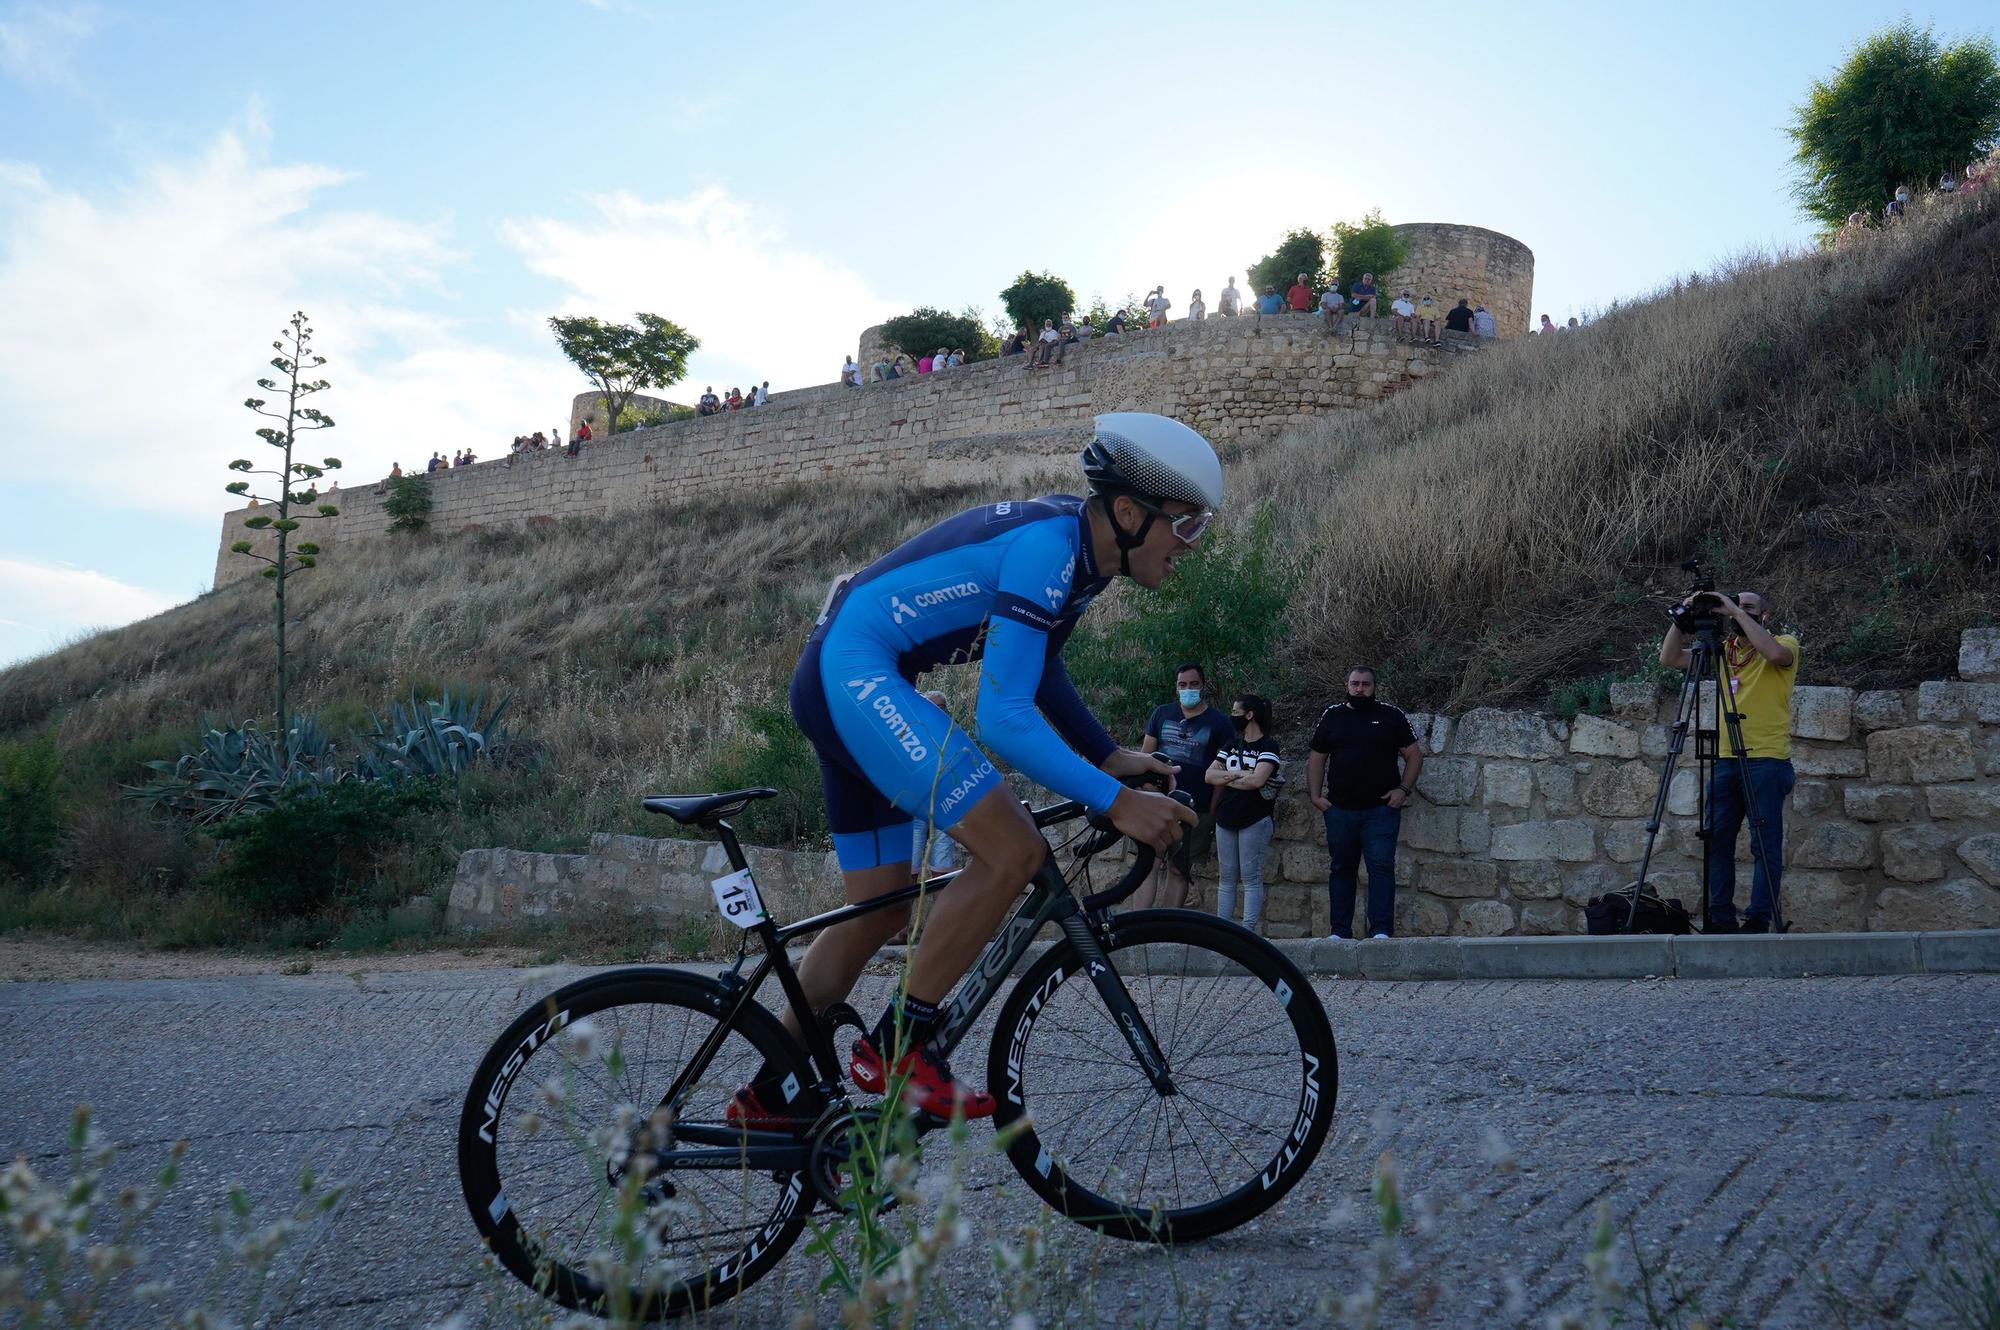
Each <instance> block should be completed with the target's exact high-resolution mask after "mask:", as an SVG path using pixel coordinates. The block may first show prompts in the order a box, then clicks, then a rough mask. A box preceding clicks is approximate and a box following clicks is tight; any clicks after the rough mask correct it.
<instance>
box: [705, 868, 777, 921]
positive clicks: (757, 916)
mask: <svg viewBox="0 0 2000 1330" xmlns="http://www.w3.org/2000/svg"><path fill="white" fill-rule="evenodd" d="M709 885H710V886H711V887H713V888H715V908H716V909H718V910H720V911H722V917H723V918H724V919H727V920H728V921H729V922H730V923H732V924H735V925H736V926H737V927H738V928H750V927H753V926H755V925H757V924H761V923H763V922H764V920H765V919H766V918H768V917H769V916H768V915H766V914H765V913H764V898H763V897H762V896H761V895H759V894H758V892H757V883H756V880H755V879H754V878H752V877H751V876H750V870H749V869H747V868H746V869H744V870H743V871H742V872H740V873H731V874H730V875H729V876H727V877H719V878H716V879H715V880H714V881H713V882H711V883H709Z"/></svg>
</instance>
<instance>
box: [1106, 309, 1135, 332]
mask: <svg viewBox="0 0 2000 1330" xmlns="http://www.w3.org/2000/svg"><path fill="white" fill-rule="evenodd" d="M1128 317H1129V316H1128V315H1127V314H1126V312H1125V311H1124V309H1122V308H1121V309H1120V310H1119V311H1118V312H1117V313H1116V314H1113V315H1112V316H1111V321H1110V322H1109V323H1107V324H1105V325H1104V335H1105V336H1106V337H1116V336H1117V335H1118V334H1119V333H1122V332H1124V331H1125V320H1126V319H1127V318H1128Z"/></svg>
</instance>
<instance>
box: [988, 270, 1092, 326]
mask: <svg viewBox="0 0 2000 1330" xmlns="http://www.w3.org/2000/svg"><path fill="white" fill-rule="evenodd" d="M1000 303H1001V304H1003V305H1005V306H1006V308H1007V317H1008V318H1010V319H1012V320H1013V321H1014V324H1015V326H1016V327H1020V326H1022V325H1024V324H1025V325H1026V326H1027V327H1029V328H1039V327H1041V326H1042V320H1043V319H1051V320H1053V321H1054V322H1055V323H1057V324H1058V325H1060V324H1061V323H1062V321H1063V320H1064V319H1066V318H1068V317H1069V316H1070V312H1071V311H1072V310H1074V309H1075V308H1076V292H1075V291H1072V290H1071V289H1070V285H1069V283H1068V282H1065V281H1064V280H1063V279H1062V278H1060V277H1056V276H1053V275H1051V274H1049V273H1045V272H1029V271H1027V270H1026V269H1023V270H1022V272H1021V275H1020V276H1019V277H1016V278H1015V279H1014V284H1013V285H1012V286H1010V287H1008V288H1007V289H1006V290H1005V291H1002V292H1001V293H1000Z"/></svg>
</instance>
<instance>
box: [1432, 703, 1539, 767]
mask: <svg viewBox="0 0 2000 1330" xmlns="http://www.w3.org/2000/svg"><path fill="white" fill-rule="evenodd" d="M1452 751H1453V752H1457V753H1469V754H1471V755H1472V756H1474V757H1512V758H1520V759H1523V760H1526V761H1540V760H1544V759H1547V758H1552V757H1560V756H1561V755H1562V751H1563V748H1562V743H1561V742H1560V741H1559V740H1558V739H1557V738H1556V737H1555V735H1554V733H1553V732H1552V731H1551V730H1550V729H1549V723H1548V722H1547V721H1546V720H1544V719H1543V718H1542V717H1540V716H1537V715H1535V714H1534V713H1533V712H1529V711H1501V710H1499V709H1497V708H1494V707H1479V708H1477V709H1475V710H1472V711H1468V712H1466V713H1465V715H1464V716H1462V717H1461V718H1460V719H1459V722H1458V726H1457V728H1456V730H1455V731H1454V732H1453V734H1452Z"/></svg>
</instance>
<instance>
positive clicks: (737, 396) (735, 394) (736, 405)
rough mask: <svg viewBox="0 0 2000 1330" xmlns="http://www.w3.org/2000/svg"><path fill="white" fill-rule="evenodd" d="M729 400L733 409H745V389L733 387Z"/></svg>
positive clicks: (730, 407)
mask: <svg viewBox="0 0 2000 1330" xmlns="http://www.w3.org/2000/svg"><path fill="white" fill-rule="evenodd" d="M728 400H729V409H730V410H731V411H741V410H742V409H743V390H742V389H741V388H731V389H730V390H729V399H728Z"/></svg>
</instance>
